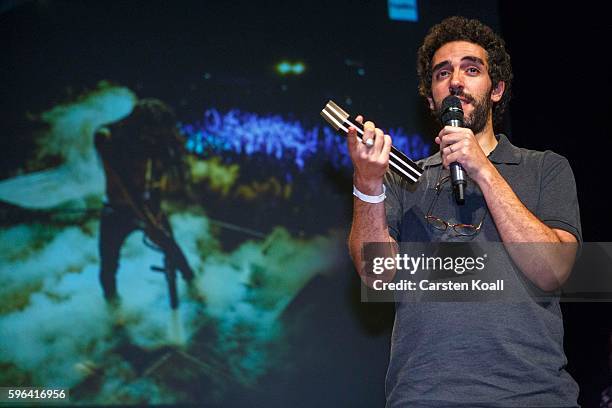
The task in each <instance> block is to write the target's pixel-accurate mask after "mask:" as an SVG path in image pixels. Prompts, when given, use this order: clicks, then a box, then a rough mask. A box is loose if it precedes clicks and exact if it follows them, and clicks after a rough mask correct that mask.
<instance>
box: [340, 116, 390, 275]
mask: <svg viewBox="0 0 612 408" xmlns="http://www.w3.org/2000/svg"><path fill="white" fill-rule="evenodd" d="M357 121H358V122H359V123H363V118H362V117H361V116H358V117H357ZM364 132H365V133H364V136H363V141H364V143H362V142H360V141H359V139H357V131H356V129H355V128H350V129H349V133H348V136H347V144H348V150H349V153H350V155H351V160H352V161H353V167H354V175H353V184H354V185H355V187H357V189H358V190H359V191H361V192H362V193H364V194H367V195H379V194H382V192H383V177H384V175H385V172H386V171H387V168H388V167H389V152H390V151H391V144H392V141H391V137H390V136H389V135H385V134H383V132H382V131H381V130H380V129H377V128H375V126H374V123H372V122H366V123H365V125H364ZM371 138H374V145H373V146H371V147H368V146H367V145H366V144H365V141H366V140H368V139H371ZM369 242H388V243H389V254H385V255H386V256H394V254H395V253H397V243H396V242H395V240H394V239H393V238H392V237H391V236H390V235H389V229H388V227H387V218H386V213H385V204H384V202H381V203H376V204H372V203H367V202H365V201H361V200H360V199H359V198H357V197H353V223H352V226H351V232H350V234H349V240H348V244H349V251H350V253H351V258H352V259H353V263H354V264H355V269H357V272H358V273H359V276H360V277H361V279H362V281H363V282H364V283H365V284H366V285H368V286H371V285H372V282H373V280H374V278H375V279H377V280H378V279H380V280H383V281H391V280H392V279H393V276H394V275H395V271H387V272H385V273H384V274H382V275H377V276H375V277H372V276H367V275H366V273H365V272H366V271H365V270H364V267H363V257H362V250H363V246H364V244H365V243H369Z"/></svg>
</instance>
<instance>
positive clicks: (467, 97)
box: [450, 89, 474, 103]
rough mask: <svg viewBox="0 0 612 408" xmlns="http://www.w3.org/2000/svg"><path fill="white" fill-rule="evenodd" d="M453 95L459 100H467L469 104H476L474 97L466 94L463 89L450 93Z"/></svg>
mask: <svg viewBox="0 0 612 408" xmlns="http://www.w3.org/2000/svg"><path fill="white" fill-rule="evenodd" d="M450 94H451V95H454V96H457V97H459V98H463V99H465V100H466V101H467V102H468V103H472V102H474V97H473V96H472V95H470V94H468V93H466V92H464V91H463V90H462V89H457V90H455V89H453V90H451V92H450Z"/></svg>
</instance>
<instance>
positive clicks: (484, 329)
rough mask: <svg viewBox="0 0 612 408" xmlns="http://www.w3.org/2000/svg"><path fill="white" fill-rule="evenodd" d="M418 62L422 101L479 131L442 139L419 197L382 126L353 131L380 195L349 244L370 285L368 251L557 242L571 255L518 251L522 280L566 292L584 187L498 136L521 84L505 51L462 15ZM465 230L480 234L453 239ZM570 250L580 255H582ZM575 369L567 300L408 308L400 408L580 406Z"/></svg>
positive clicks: (394, 377) (402, 317)
mask: <svg viewBox="0 0 612 408" xmlns="http://www.w3.org/2000/svg"><path fill="white" fill-rule="evenodd" d="M417 59H418V63H417V64H418V68H417V70H418V74H419V78H420V85H419V90H420V93H421V94H422V95H423V96H424V97H425V98H426V99H427V101H428V104H429V106H430V108H431V110H432V112H433V113H434V114H436V116H437V115H438V114H439V110H440V107H441V103H442V101H443V99H444V98H445V97H447V96H448V95H451V94H452V95H456V96H458V97H459V98H460V100H461V105H462V109H463V111H464V113H465V127H463V128H459V127H451V126H445V127H443V129H442V130H441V131H440V133H439V134H438V135H437V137H436V139H435V141H436V143H437V144H438V145H439V146H440V151H439V152H438V153H436V154H434V155H433V156H431V157H428V158H426V159H423V160H422V161H420V162H419V164H420V166H421V167H422V168H423V169H424V174H423V176H422V177H421V179H420V180H419V183H418V184H417V185H416V187H415V186H408V185H407V183H405V182H403V181H401V180H400V179H399V178H398V177H396V176H395V175H393V174H391V173H388V172H387V169H388V160H389V151H390V147H391V143H392V141H391V138H390V137H389V136H388V135H384V134H383V132H382V131H381V130H380V129H378V128H376V127H375V125H374V123H372V122H365V124H364V128H365V134H364V137H363V139H364V143H361V142H359V140H358V139H357V138H356V133H355V129H351V130H350V131H349V137H348V147H349V152H350V155H351V159H352V161H353V164H354V178H353V181H354V186H355V188H356V189H357V190H358V191H357V192H356V196H359V195H360V194H359V192H360V193H361V194H364V195H365V196H366V197H364V196H363V195H362V198H365V200H366V201H363V200H362V199H360V198H357V197H356V198H355V199H354V215H353V225H352V229H351V232H350V236H349V248H350V252H351V256H352V258H353V261H354V263H355V266H356V268H357V270H358V271H359V273H360V276H361V277H362V279H363V280H364V281H366V282H369V280H368V276H366V272H365V270H364V268H363V267H362V254H361V251H362V248H363V245H364V243H367V242H386V243H389V244H390V246H391V247H393V248H397V243H398V242H423V241H461V242H464V241H466V240H469V241H474V242H485V241H494V242H503V243H504V244H509V243H525V242H528V243H542V245H543V246H546V245H550V244H551V243H552V244H554V246H558V247H563V248H566V249H565V250H564V251H561V252H562V253H561V255H560V256H547V254H546V253H545V251H534V252H526V251H528V250H529V248H525V246H520V245H517V247H516V248H515V247H511V248H509V250H508V252H509V256H510V257H511V258H512V261H513V262H514V264H515V265H516V267H517V271H518V272H517V274H522V275H523V276H524V277H525V278H526V279H527V280H528V281H529V282H530V283H531V284H533V285H534V286H535V287H536V288H538V289H540V290H542V291H551V290H554V289H556V288H558V287H559V285H560V284H561V283H563V282H564V281H565V280H566V279H567V277H568V274H569V272H570V270H571V267H572V265H573V261H574V258H575V253H576V249H577V244H578V243H579V242H581V239H582V238H581V229H580V218H579V212H578V202H577V198H576V187H575V182H574V177H573V174H572V171H571V169H570V167H569V164H568V162H567V160H566V159H565V158H563V157H561V156H559V155H557V154H555V153H553V152H550V151H546V152H536V151H532V150H527V149H522V148H518V147H515V146H513V145H512V144H511V143H510V142H509V140H508V139H507V138H506V136H504V135H495V134H494V132H493V124H494V120H499V119H500V118H501V115H502V112H503V110H504V108H505V106H506V104H507V103H508V100H509V96H510V92H509V91H510V86H511V82H510V81H511V79H512V70H511V66H510V57H509V56H508V54H507V53H506V51H505V48H504V42H503V40H502V39H501V38H499V37H498V36H497V35H496V34H495V33H494V32H493V31H492V30H491V29H490V28H489V27H487V26H485V25H483V24H482V23H480V22H479V21H477V20H468V19H465V18H462V17H451V18H448V19H446V20H444V21H442V22H441V23H440V24H438V25H436V26H434V27H433V28H432V29H431V30H430V32H429V33H428V35H427V36H426V37H425V40H424V43H423V45H422V46H421V48H420V49H419V52H418V57H417ZM358 121H360V123H363V118H362V117H358ZM533 137H537V135H533ZM368 139H373V140H374V143H373V145H372V146H371V147H369V146H368V144H367V143H366V141H367V140H368ZM453 162H457V163H459V164H461V166H462V167H463V168H464V169H465V172H466V174H467V176H468V186H467V190H466V204H465V205H462V206H459V205H457V204H456V202H455V200H454V199H453V195H452V189H451V186H450V184H451V183H450V181H448V178H447V176H448V174H449V171H448V168H449V165H450V164H451V163H453ZM383 182H384V183H383ZM383 184H384V186H385V187H383ZM385 189H386V194H385ZM368 196H369V197H368ZM436 200H437V201H436ZM432 219H436V220H439V222H438V225H437V226H435V225H432V224H434V223H432V222H431V220H432ZM460 223H461V224H467V225H468V226H469V227H468V228H467V229H468V230H469V231H468V232H465V231H463V230H461V229H459V230H457V229H456V228H453V225H454V224H460ZM440 224H442V225H443V227H441V228H440ZM436 227H438V228H439V229H438V228H436ZM562 243H573V245H570V248H569V251H568V250H567V246H563V245H562ZM530 247H537V245H535V246H534V245H530ZM396 250H397V249H396ZM392 278H393V276H387V277H386V279H387V280H390V279H392ZM565 365H566V358H565V355H564V352H563V320H562V316H561V311H560V308H559V303H558V300H554V299H553V300H550V301H546V302H539V303H538V302H536V301H535V300H533V299H531V298H528V299H526V300H523V301H520V302H514V303H509V302H508V303H502V302H498V303H478V302H428V303H405V302H404V303H400V302H398V303H396V315H395V323H394V329H393V335H392V341H391V358H390V363H389V368H388V372H387V379H386V394H387V406H389V407H406V406H409V407H445V406H453V407H456V406H465V407H480V406H482V407H493V406H503V407H525V406H542V407H543V406H555V407H574V406H577V405H576V404H577V403H576V400H577V395H578V387H577V385H576V383H575V382H574V381H573V379H572V378H571V376H570V375H569V374H568V373H567V372H566V371H565V369H564V367H565Z"/></svg>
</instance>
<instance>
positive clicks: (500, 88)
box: [491, 81, 506, 102]
mask: <svg viewBox="0 0 612 408" xmlns="http://www.w3.org/2000/svg"><path fill="white" fill-rule="evenodd" d="M505 90H506V83H505V82H504V81H499V82H498V83H497V85H495V87H494V88H493V90H492V91H491V100H492V101H493V102H499V101H500V100H501V98H502V96H503V95H504V91H505Z"/></svg>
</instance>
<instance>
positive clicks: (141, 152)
mask: <svg viewBox="0 0 612 408" xmlns="http://www.w3.org/2000/svg"><path fill="white" fill-rule="evenodd" d="M95 147H96V150H97V151H98V153H99V154H100V157H101V159H102V162H103V165H104V173H105V175H106V198H107V202H106V203H105V205H104V209H103V210H102V215H101V219H100V262H101V265H100V282H101V284H102V289H103V291H104V298H105V299H106V300H107V301H110V302H113V303H114V302H116V301H117V299H118V296H117V285H116V276H115V275H116V273H117V269H118V267H119V253H120V250H121V246H122V245H123V242H124V240H125V238H126V237H127V236H128V235H129V234H130V233H132V232H133V231H135V230H137V229H140V230H143V231H144V232H145V234H146V235H147V237H148V239H150V240H151V241H152V242H153V243H154V244H155V245H156V246H158V247H159V248H160V249H161V250H162V251H163V253H164V256H165V257H166V261H165V262H166V263H167V265H172V267H176V268H177V269H178V270H180V271H181V273H182V275H183V278H184V279H185V280H186V281H188V282H191V281H192V280H193V277H194V274H193V271H192V270H191V268H190V267H189V264H188V263H187V259H186V258H185V256H184V254H183V252H182V251H181V249H180V247H179V246H178V244H177V243H176V241H175V240H174V237H173V234H172V229H171V227H170V223H169V222H168V218H167V216H166V214H165V213H164V212H163V211H162V209H161V193H162V190H164V188H165V187H166V186H165V185H166V177H165V175H166V174H167V173H168V170H169V169H171V168H176V167H178V166H180V159H181V157H180V151H181V143H180V140H179V137H178V134H177V130H176V119H175V116H174V113H173V112H172V110H171V109H170V108H169V107H168V106H167V105H166V104H164V103H163V102H161V101H160V100H157V99H141V100H140V101H138V102H137V103H136V105H135V106H134V109H133V110H132V112H131V113H130V115H128V116H127V117H126V118H124V119H122V120H120V121H118V122H115V123H112V124H108V125H105V126H102V127H100V128H99V129H97V130H96V133H95ZM180 170H181V169H180V168H179V172H180ZM147 269H148V268H147ZM172 272H174V271H172Z"/></svg>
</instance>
